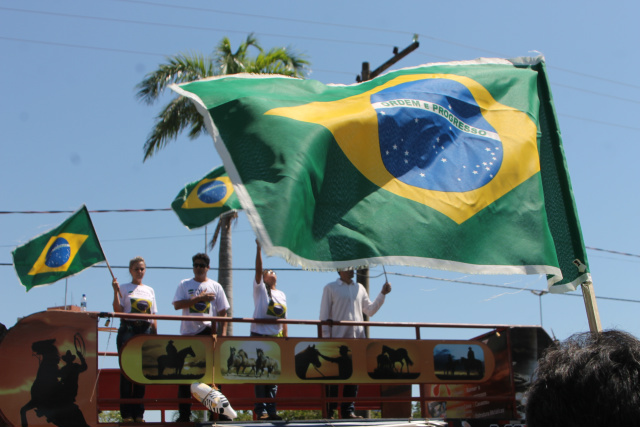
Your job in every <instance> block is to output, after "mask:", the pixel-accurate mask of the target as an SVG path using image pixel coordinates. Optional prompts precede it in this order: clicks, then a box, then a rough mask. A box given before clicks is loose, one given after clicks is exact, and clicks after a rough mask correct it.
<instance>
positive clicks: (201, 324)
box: [173, 278, 230, 335]
mask: <svg viewBox="0 0 640 427" xmlns="http://www.w3.org/2000/svg"><path fill="white" fill-rule="evenodd" d="M205 292H213V293H215V294H216V298H215V299H214V300H213V301H202V302H198V303H196V304H195V305H193V306H191V307H185V308H183V309H182V315H183V316H217V315H218V313H220V312H221V311H225V310H229V307H230V305H229V302H228V301H227V296H226V295H225V293H224V289H222V285H220V283H218V282H215V281H213V280H211V279H209V278H207V280H205V281H204V282H202V283H201V282H197V281H196V280H195V279H193V278H191V279H185V280H183V281H182V282H180V284H179V285H178V289H177V290H176V294H175V296H174V297H173V302H176V301H183V300H189V299H191V298H192V297H194V296H198V295H200V294H202V293H205ZM207 326H212V325H211V321H209V320H207V321H201V320H194V321H185V320H183V321H182V323H181V324H180V333H181V334H182V335H196V334H198V333H199V332H202V331H203V330H204V328H206V327H207ZM212 327H215V325H213V326H212ZM214 332H215V330H214Z"/></svg>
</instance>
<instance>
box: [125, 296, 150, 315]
mask: <svg viewBox="0 0 640 427" xmlns="http://www.w3.org/2000/svg"><path fill="white" fill-rule="evenodd" d="M129 300H130V301H131V312H132V313H144V314H151V306H152V303H151V301H150V300H148V299H145V298H131V297H129Z"/></svg>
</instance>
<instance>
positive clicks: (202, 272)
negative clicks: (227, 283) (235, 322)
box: [173, 253, 230, 422]
mask: <svg viewBox="0 0 640 427" xmlns="http://www.w3.org/2000/svg"><path fill="white" fill-rule="evenodd" d="M192 260H193V275H194V277H193V278H191V279H185V280H183V281H182V282H180V284H179V285H178V289H177V290H176V294H175V296H174V297H173V307H174V308H175V309H176V310H182V315H183V316H193V317H203V316H218V317H225V316H226V315H227V310H229V307H230V306H229V302H228V301H227V296H226V294H225V293H224V289H222V286H221V285H220V283H218V282H215V281H213V280H211V279H209V278H208V277H207V273H208V272H209V263H210V259H209V255H207V254H205V253H198V254H195V255H194V256H193V258H192ZM219 329H220V335H222V336H225V335H226V333H227V323H226V322H224V323H222V324H221V325H220V327H219ZM217 332H218V327H217V325H216V324H215V323H214V324H213V325H212V324H211V321H210V320H183V321H182V323H181V324H180V334H182V335H212V334H215V333H217ZM178 397H179V398H189V397H191V387H190V386H189V385H181V386H179V387H178ZM179 412H180V417H179V418H178V421H179V422H188V421H189V417H190V415H191V404H190V403H181V404H180V405H179Z"/></svg>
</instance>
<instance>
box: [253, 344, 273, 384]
mask: <svg viewBox="0 0 640 427" xmlns="http://www.w3.org/2000/svg"><path fill="white" fill-rule="evenodd" d="M256 354H257V356H258V358H257V359H256V364H255V369H256V377H261V376H262V374H263V373H264V370H265V369H266V370H267V378H269V376H271V374H272V373H277V370H278V361H277V360H276V359H272V358H271V357H269V356H265V354H264V350H262V349H261V348H258V349H256Z"/></svg>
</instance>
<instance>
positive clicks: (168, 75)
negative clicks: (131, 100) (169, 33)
mask: <svg viewBox="0 0 640 427" xmlns="http://www.w3.org/2000/svg"><path fill="white" fill-rule="evenodd" d="M212 75H213V60H212V59H211V58H205V57H204V56H203V55H202V54H198V53H195V54H179V55H176V56H173V57H168V58H167V59H166V62H165V63H164V64H160V66H159V67H158V69H157V70H155V71H153V72H151V73H148V74H147V75H146V76H145V78H144V80H142V81H141V82H140V83H138V84H137V85H136V88H137V89H138V92H137V93H136V97H137V98H138V99H139V100H141V101H143V102H145V103H147V104H153V103H154V102H155V101H156V100H157V99H158V98H159V97H160V95H161V94H162V93H163V92H164V91H165V90H166V89H167V87H168V86H169V85H171V84H173V83H184V82H190V81H194V80H200V79H202V78H205V77H209V76H212Z"/></svg>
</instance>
